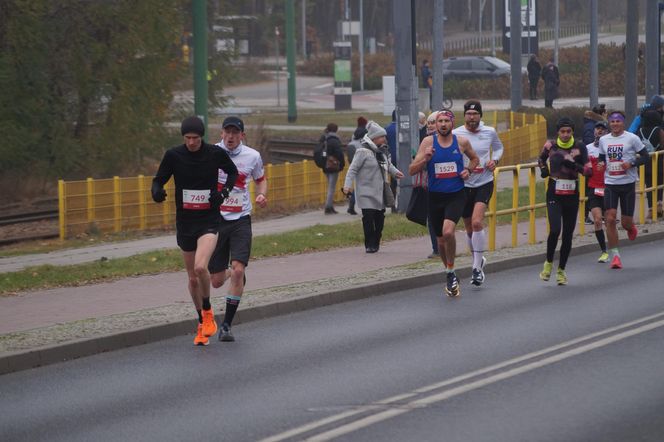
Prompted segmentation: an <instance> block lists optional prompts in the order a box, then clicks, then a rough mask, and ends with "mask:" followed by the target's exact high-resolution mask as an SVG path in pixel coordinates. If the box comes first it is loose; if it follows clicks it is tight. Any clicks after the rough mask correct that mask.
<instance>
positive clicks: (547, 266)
mask: <svg viewBox="0 0 664 442" xmlns="http://www.w3.org/2000/svg"><path fill="white" fill-rule="evenodd" d="M552 268H553V263H552V262H549V261H544V267H542V271H541V272H540V279H542V281H548V280H549V278H551V269H552Z"/></svg>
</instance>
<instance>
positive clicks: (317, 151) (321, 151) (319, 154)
mask: <svg viewBox="0 0 664 442" xmlns="http://www.w3.org/2000/svg"><path fill="white" fill-rule="evenodd" d="M326 160H327V136H325V135H323V136H322V137H321V138H320V140H319V141H318V145H316V147H315V148H314V163H316V166H318V167H320V168H321V169H324V168H325V162H326Z"/></svg>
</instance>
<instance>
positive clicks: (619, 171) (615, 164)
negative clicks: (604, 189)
mask: <svg viewBox="0 0 664 442" xmlns="http://www.w3.org/2000/svg"><path fill="white" fill-rule="evenodd" d="M622 163H623V162H622V161H620V160H609V164H608V165H607V166H606V169H607V170H608V171H609V175H611V176H617V175H625V169H623V168H622Z"/></svg>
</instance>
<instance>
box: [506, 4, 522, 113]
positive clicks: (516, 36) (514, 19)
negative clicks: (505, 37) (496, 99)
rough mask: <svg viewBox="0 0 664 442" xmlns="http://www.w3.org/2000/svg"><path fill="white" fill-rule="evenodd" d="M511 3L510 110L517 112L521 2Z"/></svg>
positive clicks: (519, 86) (519, 79) (519, 97)
mask: <svg viewBox="0 0 664 442" xmlns="http://www.w3.org/2000/svg"><path fill="white" fill-rule="evenodd" d="M506 1H509V2H510V64H511V65H512V78H511V80H510V89H511V92H510V108H511V110H512V112H516V111H517V110H518V109H519V108H520V107H521V0H506Z"/></svg>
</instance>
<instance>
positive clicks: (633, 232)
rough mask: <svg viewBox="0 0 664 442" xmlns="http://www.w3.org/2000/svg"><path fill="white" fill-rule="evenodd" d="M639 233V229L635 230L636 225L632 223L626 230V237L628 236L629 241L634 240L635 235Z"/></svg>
mask: <svg viewBox="0 0 664 442" xmlns="http://www.w3.org/2000/svg"><path fill="white" fill-rule="evenodd" d="M638 234H639V231H638V230H636V226H635V225H634V224H632V228H631V229H629V230H628V231H627V237H628V238H629V240H630V241H634V240H635V239H636V235H638Z"/></svg>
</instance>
